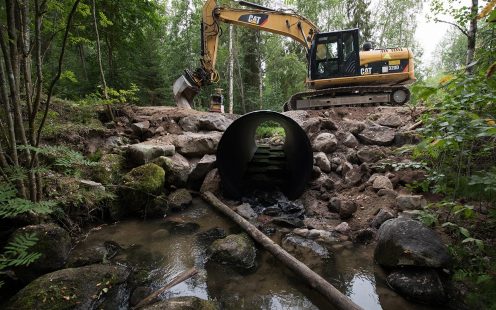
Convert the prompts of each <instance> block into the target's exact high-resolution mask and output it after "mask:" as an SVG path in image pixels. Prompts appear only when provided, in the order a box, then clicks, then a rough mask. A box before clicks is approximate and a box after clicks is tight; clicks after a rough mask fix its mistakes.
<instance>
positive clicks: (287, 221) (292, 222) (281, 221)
mask: <svg viewBox="0 0 496 310" xmlns="http://www.w3.org/2000/svg"><path fill="white" fill-rule="evenodd" d="M272 223H273V224H276V225H278V226H282V227H289V228H295V227H297V228H298V227H303V226H305V224H304V223H303V220H302V219H300V218H298V217H294V216H290V215H285V216H278V217H274V218H272Z"/></svg>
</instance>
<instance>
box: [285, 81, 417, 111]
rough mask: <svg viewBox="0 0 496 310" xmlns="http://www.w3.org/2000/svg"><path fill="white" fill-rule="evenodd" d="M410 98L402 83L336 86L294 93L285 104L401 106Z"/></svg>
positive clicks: (294, 107) (304, 106)
mask: <svg viewBox="0 0 496 310" xmlns="http://www.w3.org/2000/svg"><path fill="white" fill-rule="evenodd" d="M409 100H410V91H409V90H408V88H406V87H405V86H401V85H398V86H350V87H335V88H327V89H321V90H315V91H306V92H301V93H297V94H294V95H293V96H292V97H291V98H290V99H289V101H288V102H286V103H285V104H284V111H291V110H318V109H327V108H334V107H346V106H352V107H353V106H369V105H376V104H388V105H393V106H401V105H403V104H405V103H407V102H408V101H409Z"/></svg>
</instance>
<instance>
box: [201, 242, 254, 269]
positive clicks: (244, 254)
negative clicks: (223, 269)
mask: <svg viewBox="0 0 496 310" xmlns="http://www.w3.org/2000/svg"><path fill="white" fill-rule="evenodd" d="M208 254H209V255H210V259H211V260H213V261H215V262H218V263H221V264H227V265H232V266H234V267H237V268H241V269H248V270H249V269H252V268H255V267H256V260H255V259H256V254H257V251H256V248H255V244H254V242H253V240H251V238H250V237H248V235H246V234H239V235H229V236H227V237H225V238H224V239H219V240H216V241H214V242H213V243H212V244H211V245H210V247H209V248H208Z"/></svg>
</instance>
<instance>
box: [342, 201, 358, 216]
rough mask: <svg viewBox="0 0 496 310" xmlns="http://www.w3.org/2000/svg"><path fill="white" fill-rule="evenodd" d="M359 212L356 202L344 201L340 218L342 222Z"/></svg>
mask: <svg viewBox="0 0 496 310" xmlns="http://www.w3.org/2000/svg"><path fill="white" fill-rule="evenodd" d="M356 211H357V205H356V203H355V202H354V201H351V200H344V201H341V207H340V208H339V217H340V218H341V219H342V220H346V219H349V218H350V217H352V216H353V214H354V213H355V212H356Z"/></svg>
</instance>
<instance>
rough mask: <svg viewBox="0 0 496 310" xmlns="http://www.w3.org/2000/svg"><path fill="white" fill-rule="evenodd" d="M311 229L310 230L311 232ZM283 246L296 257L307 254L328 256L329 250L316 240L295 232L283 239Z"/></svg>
mask: <svg viewBox="0 0 496 310" xmlns="http://www.w3.org/2000/svg"><path fill="white" fill-rule="evenodd" d="M310 232H311V231H309V233H310ZM282 248H283V249H285V250H286V251H288V252H289V253H291V254H293V255H294V256H295V257H296V258H302V257H306V256H311V257H318V258H328V257H329V251H327V249H326V248H325V247H323V246H321V245H320V244H318V243H317V242H315V241H314V240H311V239H307V238H304V237H301V236H298V235H295V234H287V235H286V236H285V237H284V238H283V239H282Z"/></svg>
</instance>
